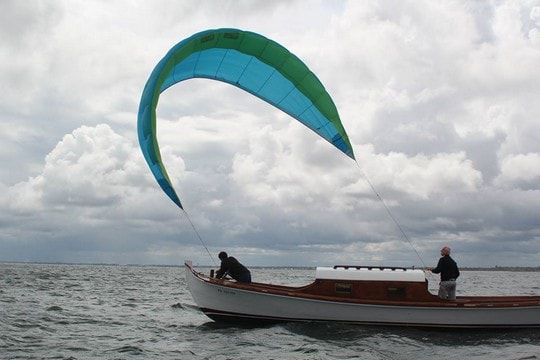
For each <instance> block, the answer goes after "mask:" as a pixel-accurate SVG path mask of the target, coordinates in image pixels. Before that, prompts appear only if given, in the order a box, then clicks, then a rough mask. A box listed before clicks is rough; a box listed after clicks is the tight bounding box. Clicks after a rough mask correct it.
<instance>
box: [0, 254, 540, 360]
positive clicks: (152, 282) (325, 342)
mask: <svg viewBox="0 0 540 360" xmlns="http://www.w3.org/2000/svg"><path fill="white" fill-rule="evenodd" d="M204 271H205V272H207V269H205V270H204ZM252 274H253V277H254V280H255V281H263V282H265V281H271V282H274V283H281V284H296V285H300V284H307V283H309V282H311V281H312V279H313V275H314V270H313V269H286V268H280V269H253V271H252ZM539 275H540V273H538V272H503V271H463V272H462V276H461V277H460V282H459V285H458V295H465V294H467V295H517V294H524V295H540V276H539ZM430 281H431V283H430V284H431V286H430V288H431V289H432V291H435V288H436V282H435V278H430ZM194 305H195V304H194V303H193V299H192V298H191V295H190V294H189V292H188V291H187V288H186V284H185V281H184V269H183V268H182V267H151V266H104V265H43V264H9V263H3V264H2V263H0V359H132V358H141V359H212V360H214V359H216V360H217V359H490V360H495V359H540V331H539V330H538V329H524V330H512V331H479V330H469V331H442V330H422V329H408V328H387V327H366V326H359V325H343V324H324V323H323V324H321V323H313V324H310V323H287V324H279V325H269V326H262V327H246V326H230V325H227V326H226V325H222V324H217V323H214V322H212V321H211V320H210V319H208V318H207V317H206V316H205V315H203V314H202V313H200V312H199V311H198V310H197V309H196V307H195V306H194Z"/></svg>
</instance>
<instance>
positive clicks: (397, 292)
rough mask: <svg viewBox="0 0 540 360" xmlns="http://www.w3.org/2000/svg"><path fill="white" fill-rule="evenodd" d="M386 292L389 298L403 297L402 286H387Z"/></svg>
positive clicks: (403, 290)
mask: <svg viewBox="0 0 540 360" xmlns="http://www.w3.org/2000/svg"><path fill="white" fill-rule="evenodd" d="M386 293H387V295H388V298H389V299H404V298H405V288H404V287H389V288H388V289H387V292H386Z"/></svg>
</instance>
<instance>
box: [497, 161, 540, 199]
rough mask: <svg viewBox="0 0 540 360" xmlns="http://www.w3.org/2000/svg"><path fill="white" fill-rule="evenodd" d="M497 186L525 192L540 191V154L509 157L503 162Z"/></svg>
mask: <svg viewBox="0 0 540 360" xmlns="http://www.w3.org/2000/svg"><path fill="white" fill-rule="evenodd" d="M494 182H495V184H497V185H499V186H507V187H511V188H518V189H524V190H540V154H539V153H528V154H517V155H509V156H507V157H505V158H504V159H503V160H502V163H501V173H500V175H499V176H498V177H497V178H496V179H495V181H494Z"/></svg>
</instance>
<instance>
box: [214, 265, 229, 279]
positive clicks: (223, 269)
mask: <svg viewBox="0 0 540 360" xmlns="http://www.w3.org/2000/svg"><path fill="white" fill-rule="evenodd" d="M228 270H229V268H228V266H227V263H226V261H222V262H221V266H220V268H219V270H218V271H217V272H216V278H218V279H221V278H222V277H223V276H225V274H227V271H228Z"/></svg>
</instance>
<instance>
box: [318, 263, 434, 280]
mask: <svg viewBox="0 0 540 360" xmlns="http://www.w3.org/2000/svg"><path fill="white" fill-rule="evenodd" d="M315 278H316V279H327V280H365V281H412V282H425V281H426V275H425V274H424V272H423V271H422V270H417V269H404V268H374V267H359V266H334V267H321V266H319V267H317V270H316V271H315Z"/></svg>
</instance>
